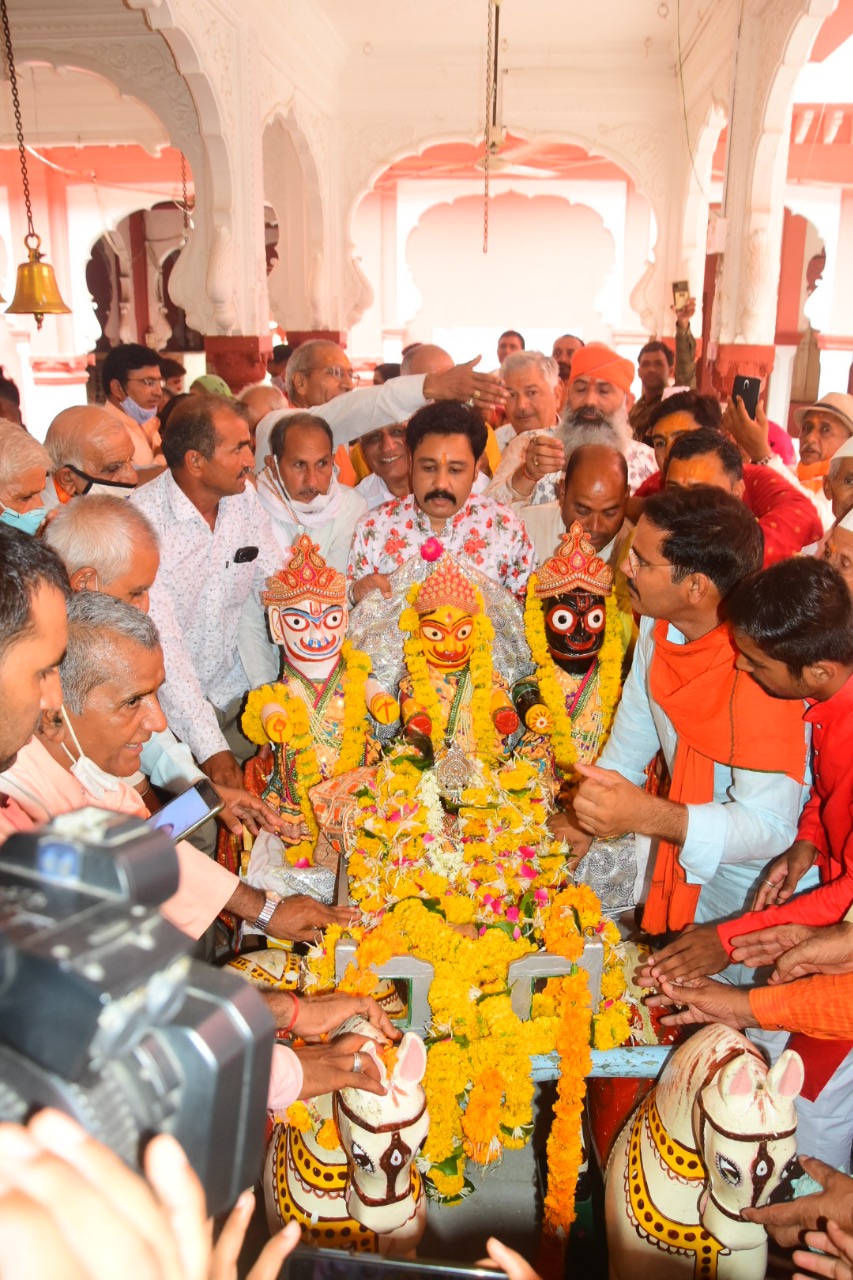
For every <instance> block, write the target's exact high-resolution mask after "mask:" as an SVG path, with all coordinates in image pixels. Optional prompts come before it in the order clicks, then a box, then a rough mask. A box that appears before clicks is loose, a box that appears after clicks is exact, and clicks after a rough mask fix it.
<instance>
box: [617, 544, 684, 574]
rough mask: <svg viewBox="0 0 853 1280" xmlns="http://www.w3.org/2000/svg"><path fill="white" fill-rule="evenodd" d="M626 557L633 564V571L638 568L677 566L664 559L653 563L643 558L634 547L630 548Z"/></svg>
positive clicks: (671, 567)
mask: <svg viewBox="0 0 853 1280" xmlns="http://www.w3.org/2000/svg"><path fill="white" fill-rule="evenodd" d="M625 559H626V560H627V561H628V564H629V565H630V566H631V572H632V573H636V572H637V570H638V569H673V568H674V567H675V566H674V565H671V564H667V563H666V561H665V560H662V561H661V562H660V563H659V564H652V562H651V561H650V560H641V559H640V557H639V556H638V555H637V553H636V551H635V550H634V548H633V547H631V548H630V550H629V551H628V553H627V555H626V556H625Z"/></svg>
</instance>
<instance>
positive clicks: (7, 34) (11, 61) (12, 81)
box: [0, 0, 38, 248]
mask: <svg viewBox="0 0 853 1280" xmlns="http://www.w3.org/2000/svg"><path fill="white" fill-rule="evenodd" d="M0 17H2V20H3V40H4V42H5V45H6V66H7V68H8V71H9V85H10V87H11V90H12V110H13V111H14V113H15V133H16V134H17V137H18V155H19V156H20V160H21V181H22V183H23V187H24V204H25V205H26V208H27V235H26V239H25V241H24V243H25V244H26V245H27V248H29V247H30V244H29V242H30V240H36V241H37V240H38V236H37V235H36V231H35V227H34V226H33V205H32V200H31V199H30V178H29V174H28V173H27V149H26V147H25V146H24V125H23V121H22V120H21V99H20V97H19V96H18V76H17V72H16V71H15V55H14V54H13V52H12V33H11V31H10V30H9V11H8V9H7V7H6V0H0Z"/></svg>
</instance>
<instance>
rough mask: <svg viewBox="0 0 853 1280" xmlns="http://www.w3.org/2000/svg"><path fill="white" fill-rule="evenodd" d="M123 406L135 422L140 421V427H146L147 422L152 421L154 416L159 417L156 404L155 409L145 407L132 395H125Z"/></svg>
mask: <svg viewBox="0 0 853 1280" xmlns="http://www.w3.org/2000/svg"><path fill="white" fill-rule="evenodd" d="M121 407H122V409H124V411H125V413H126V414H127V416H128V417H129V418H133V421H134V422H138V423H139V425H140V427H144V426H145V424H146V422H150V421H151V419H152V418H156V417H157V408H156V406H155V407H154V408H153V409H143V408H142V406H141V405H139V404H137V403H136V401H135V400H134V399H133V398H132V397H131V396H125V398H124V400H122V402H121Z"/></svg>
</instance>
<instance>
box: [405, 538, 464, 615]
mask: <svg viewBox="0 0 853 1280" xmlns="http://www.w3.org/2000/svg"><path fill="white" fill-rule="evenodd" d="M442 605H451V606H452V607H453V608H455V609H461V610H462V612H463V613H467V614H469V615H470V616H471V617H472V618H473V617H474V616H475V615H476V614H478V613H479V612H480V604H479V601H478V600H477V593H476V591H475V589H474V587H473V585H472V584H471V583H470V582H469V581H468V579H467V578H466V577H465V574H464V573H463V572H462V570H461V569H460V568H459V565H458V564H457V563H456V561H455V560H453V559H451V557H450V556H449V555H447V553H445V554H444V555H443V556H442V557H441V559H440V560H439V562H438V564H437V565H436V566H435V568H434V569H433V571H432V573H431V574H430V575H429V577H428V578H427V579H426V581H425V582H424V584H423V586H422V587H421V589H420V591H419V592H418V598H417V600H416V601H415V609H416V610H417V612H418V613H420V614H424V613H432V611H433V609H440V608H441V606H442Z"/></svg>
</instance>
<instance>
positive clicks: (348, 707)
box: [242, 640, 371, 863]
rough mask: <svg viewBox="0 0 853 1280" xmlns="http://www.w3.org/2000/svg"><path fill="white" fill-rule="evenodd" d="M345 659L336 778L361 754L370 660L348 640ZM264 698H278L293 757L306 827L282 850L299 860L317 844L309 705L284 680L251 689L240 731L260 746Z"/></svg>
mask: <svg viewBox="0 0 853 1280" xmlns="http://www.w3.org/2000/svg"><path fill="white" fill-rule="evenodd" d="M341 654H342V657H343V660H344V676H343V680H342V682H341V684H342V691H343V699H344V718H343V733H342V736H341V746H340V750H339V751H338V755H337V759H336V760H335V764H334V766H333V768H332V773H331V776H332V777H333V778H337V777H339V776H340V775H341V774H343V773H349V772H350V771H351V770H352V769H356V768H358V766H359V765H360V764H361V762H362V759H363V756H364V742H365V724H366V720H367V700H366V696H365V685H366V684H367V678H368V676H369V675H370V669H371V663H370V659H369V658H368V656H367V654H365V653H362V652H361V650H360V649H354V648H353V646H352V645H351V644H350V642H349V641H348V640H345V641H344V644H343V647H342V649H341ZM268 702H278V703H280V704H281V705H282V706H283V708H284V712H285V716H286V718H287V722H288V727H289V731H290V736H289V737H288V738H287V740H286V742H285V743H284V744H283V745H282V749H284V748H285V747H286V749H288V750H289V751H291V752H292V753H293V755H294V756H295V762H294V784H295V785H294V789H295V791H296V798H297V800H298V802H299V809H300V812H301V814H302V819H303V822H304V823H305V826H306V828H307V831H308V835H307V837H305V838H303V839H302V840H300V841H299V843H298V844H295V845H286V846H285V854H286V856H287V859H288V861H289V862H291V863H296V862H299V861H301V860H302V859H309V860H310V859H311V857H312V855H313V853H314V846H315V845H316V843H317V836H318V835H319V827H318V826H317V819H316V817H315V816H314V809H313V806H312V804H311V799H310V796H309V794H308V793H309V792H310V790H311V788H312V787H315V786H317V784H318V783H320V782H322V781H323V775H322V772H321V770H320V766H319V764H318V763H317V752H316V749H315V744H314V738H313V735H312V733H311V723H310V720H309V718H308V708H307V707H306V705H305V702H304V701H303V699H302V698H301V697H300V695H299V694H298V693H296V692H293V691H292V690H290V689H288V688H287V687H286V686H285V685H283V684H278V683H276V684H274V685H268V684H266V685H262V686H261V687H260V688H259V689H253V690H252V691H251V693H250V694H249V697H248V699H247V702H246V710H245V711H244V712H243V719H242V725H243V732H244V734H245V735H246V737H247V738H248V739H249V741H250V742H256V743H257V744H258V745H259V746H264V745H266V743H268V742H269V738H268V737H267V735H266V732H265V731H264V726H263V724H262V722H261V708H262V707H264V706H265V705H266V704H267V703H268Z"/></svg>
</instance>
